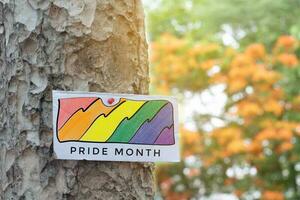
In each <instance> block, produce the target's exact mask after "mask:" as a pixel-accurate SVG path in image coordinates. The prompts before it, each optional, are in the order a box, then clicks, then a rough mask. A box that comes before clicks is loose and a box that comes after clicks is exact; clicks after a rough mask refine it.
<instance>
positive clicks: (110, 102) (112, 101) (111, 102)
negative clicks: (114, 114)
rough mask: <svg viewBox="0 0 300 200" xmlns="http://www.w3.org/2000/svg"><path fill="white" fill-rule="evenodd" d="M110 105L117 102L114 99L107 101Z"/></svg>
mask: <svg viewBox="0 0 300 200" xmlns="http://www.w3.org/2000/svg"><path fill="white" fill-rule="evenodd" d="M107 102H108V104H113V103H114V102H115V99H114V98H109V99H108V100H107Z"/></svg>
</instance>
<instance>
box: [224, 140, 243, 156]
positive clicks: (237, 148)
mask: <svg viewBox="0 0 300 200" xmlns="http://www.w3.org/2000/svg"><path fill="white" fill-rule="evenodd" d="M245 150H246V146H245V143H244V142H243V140H241V139H239V140H233V141H232V142H230V143H229V144H228V146H227V151H228V152H229V154H238V153H242V152H244V151H245Z"/></svg>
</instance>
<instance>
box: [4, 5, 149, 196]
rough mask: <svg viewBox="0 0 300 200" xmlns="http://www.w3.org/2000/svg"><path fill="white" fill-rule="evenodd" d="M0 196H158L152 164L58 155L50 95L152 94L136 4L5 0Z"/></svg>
mask: <svg viewBox="0 0 300 200" xmlns="http://www.w3.org/2000/svg"><path fill="white" fill-rule="evenodd" d="M0 12H1V15H0V45H1V47H0V65H1V67H0V76H1V77H0V102H1V104H0V194H1V196H0V197H1V198H0V199H38V200H40V199H41V200H44V199H105V200H108V199H113V200H115V199H153V193H154V191H153V176H152V168H153V166H152V165H151V164H146V163H141V164H139V163H125V162H88V161H66V160H56V159H55V157H54V155H53V149H52V134H53V133H52V102H51V91H52V90H53V89H55V90H81V91H97V92H124V93H144V94H145V93H147V92H148V82H149V80H148V66H147V65H148V61H147V44H146V41H145V33H144V21H143V20H144V17H143V10H142V7H141V3H140V2H139V1H138V0H0Z"/></svg>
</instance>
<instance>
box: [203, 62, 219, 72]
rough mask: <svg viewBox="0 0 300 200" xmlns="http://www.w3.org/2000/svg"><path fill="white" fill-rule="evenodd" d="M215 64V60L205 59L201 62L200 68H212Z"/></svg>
mask: <svg viewBox="0 0 300 200" xmlns="http://www.w3.org/2000/svg"><path fill="white" fill-rule="evenodd" d="M215 64H216V61H215V60H207V61H205V62H203V63H201V68H202V69H204V70H209V69H210V68H212V67H213V66H214V65H215Z"/></svg>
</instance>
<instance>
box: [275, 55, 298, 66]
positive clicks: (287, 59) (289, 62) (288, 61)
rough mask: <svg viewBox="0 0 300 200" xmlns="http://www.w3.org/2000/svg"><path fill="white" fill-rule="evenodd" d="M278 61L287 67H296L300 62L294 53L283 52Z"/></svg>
mask: <svg viewBox="0 0 300 200" xmlns="http://www.w3.org/2000/svg"><path fill="white" fill-rule="evenodd" d="M278 61H279V62H281V63H282V64H283V65H285V66H287V67H294V66H295V65H297V64H298V63H299V61H298V59H297V57H296V56H295V55H294V54H288V53H283V54H280V55H279V56H278Z"/></svg>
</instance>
